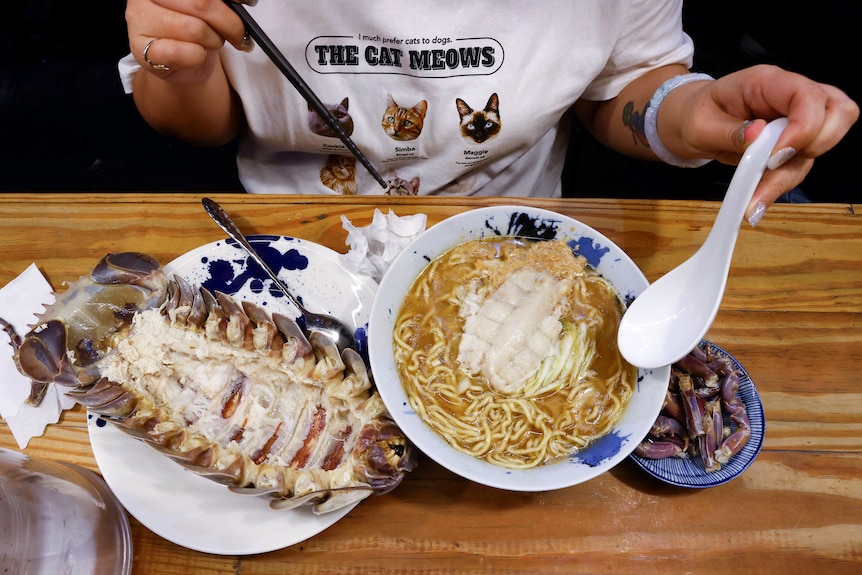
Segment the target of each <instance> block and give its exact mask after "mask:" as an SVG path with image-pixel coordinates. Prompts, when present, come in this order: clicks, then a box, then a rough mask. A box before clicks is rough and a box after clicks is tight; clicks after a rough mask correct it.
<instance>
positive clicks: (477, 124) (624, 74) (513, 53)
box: [121, 0, 693, 197]
mask: <svg viewBox="0 0 862 575" xmlns="http://www.w3.org/2000/svg"><path fill="white" fill-rule="evenodd" d="M681 10H682V0H543V1H542V2H535V3H534V2H516V1H501V0H497V1H495V2H464V1H463V0H456V1H450V0H434V1H432V2H411V3H409V4H408V3H404V2H392V1H375V2H367V3H356V2H351V1H347V0H331V1H329V2H301V3H300V2H289V1H287V0H277V1H268V2H260V3H259V4H258V5H257V6H255V7H253V8H249V9H248V11H249V13H250V14H251V15H252V16H253V17H254V18H255V20H256V21H257V22H258V24H259V25H260V26H261V27H262V28H263V29H264V31H265V32H266V34H267V35H268V36H269V37H270V38H271V39H272V40H273V42H274V43H275V44H276V45H277V46H278V47H279V49H280V50H281V51H282V52H283V53H284V55H285V56H286V57H287V59H288V61H290V62H291V64H292V65H293V67H294V68H295V69H296V70H297V72H298V73H299V74H300V76H302V78H303V79H304V80H305V82H306V83H307V84H308V85H309V86H310V87H311V89H312V90H314V92H315V93H316V94H317V96H318V97H319V98H320V100H321V101H322V102H323V103H324V104H326V105H327V107H332V109H333V110H334V111H335V112H337V115H339V116H340V117H343V118H344V122H343V123H342V126H344V127H345V128H346V130H347V131H348V132H349V133H350V134H351V137H352V139H353V140H354V141H355V142H356V144H357V146H358V147H359V149H360V150H362V152H363V153H364V154H365V155H366V156H367V157H368V158H369V160H370V161H371V163H372V165H373V166H374V167H375V168H376V169H377V171H378V172H379V173H380V174H381V175H382V176H383V177H384V178H385V179H386V180H390V179H393V178H397V181H398V182H399V183H400V184H401V192H402V193H418V194H422V195H427V194H436V195H447V194H449V195H495V196H505V195H510V196H546V197H547V196H559V195H560V174H561V171H562V167H563V162H564V158H565V148H566V145H567V143H568V122H567V111H568V110H569V108H570V107H571V105H572V104H573V103H574V102H575V101H576V100H577V99H579V98H581V97H583V98H586V99H590V100H607V99H610V98H613V97H614V96H616V95H617V94H618V93H619V91H620V90H621V89H622V88H623V87H625V86H626V85H627V84H628V83H629V82H631V81H632V80H633V79H635V78H637V77H638V76H640V75H641V74H643V73H644V72H646V71H648V70H650V69H654V68H657V67H660V66H664V65H667V64H671V63H682V64H684V65H686V66H690V65H691V58H692V53H693V45H692V42H691V39H690V38H689V37H688V36H687V35H686V34H685V33H684V32H683V31H682V24H681ZM221 57H222V62H223V64H224V67H225V69H226V71H227V74H228V77H229V78H230V81H231V83H232V85H233V87H234V89H235V90H236V91H237V93H238V94H239V96H240V98H241V100H242V103H243V108H244V111H245V116H246V119H247V122H248V129H247V131H246V132H245V133H244V134H243V135H242V138H241V141H240V148H239V154H238V158H237V162H238V168H239V176H240V179H241V181H242V183H243V186H244V187H245V189H246V190H247V191H248V192H250V193H318V194H354V193H359V194H380V193H383V191H384V189H383V188H382V187H381V186H380V185H379V184H378V183H377V182H376V181H375V180H374V179H373V178H372V177H371V175H370V174H368V173H367V171H366V170H365V169H364V168H363V167H362V165H361V164H360V163H359V162H358V161H354V160H353V157H352V156H351V155H350V154H349V152H348V150H347V148H346V147H345V146H344V145H343V144H342V143H341V141H340V140H339V139H337V138H336V137H334V136H333V135H331V134H330V135H326V133H325V131H323V130H321V129H319V126H318V123H319V122H316V121H315V120H314V119H313V117H312V116H313V115H311V116H310V113H309V110H308V105H307V103H306V102H305V100H304V99H303V98H302V97H301V96H300V95H299V94H298V92H297V91H296V90H295V89H294V88H293V87H292V86H291V85H290V84H289V82H288V81H287V80H286V79H285V78H284V77H283V76H282V75H281V73H280V72H279V71H278V70H277V68H276V67H275V66H274V65H273V64H272V63H271V62H270V61H269V59H268V58H267V56H266V55H265V54H264V52H263V50H261V49H260V47H259V46H257V47H255V49H254V50H253V51H252V52H250V53H245V52H240V51H237V50H235V49H233V48H232V47H230V46H226V47H225V48H223V49H222V52H221ZM133 63H134V60H133V59H130V58H128V57H127V58H126V59H124V63H122V64H121V72H122V75H124V77H125V78H124V79H125V84H126V86H127V90H130V89H131V88H130V84H131V82H130V75H131V74H133V73H134V72H135V71H136V66H135V65H130V64H133ZM201 105H206V103H205V102H202V103H201ZM348 117H349V118H348ZM620 121H622V118H621V119H620Z"/></svg>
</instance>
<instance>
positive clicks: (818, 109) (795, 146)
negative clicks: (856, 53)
mask: <svg viewBox="0 0 862 575" xmlns="http://www.w3.org/2000/svg"><path fill="white" fill-rule="evenodd" d="M682 104H683V105H682V107H681V108H679V109H678V111H679V116H678V118H679V120H678V121H679V124H678V125H679V128H678V129H679V130H680V138H681V139H682V141H683V142H684V143H685V146H686V147H687V149H688V152H689V153H688V154H687V155H688V156H697V157H704V158H715V159H717V160H719V161H720V162H723V163H727V164H734V165H735V164H737V163H738V162H739V160H740V158H741V157H742V154H743V153H744V151H745V148H746V147H747V146H748V145H749V144H751V142H753V141H754V139H755V138H756V137H757V136H758V135H759V134H760V132H761V131H762V130H763V127H764V126H765V125H766V123H767V121H768V120H773V119H775V118H778V117H782V116H785V117H787V119H788V125H787V128H785V130H784V132H783V133H782V134H781V137H780V138H779V140H778V143H777V144H776V146H775V148H774V150H773V153H772V156H771V158H770V161H769V163H768V164H767V168H768V169H767V170H766V172H765V173H764V175H763V177H762V178H761V180H760V183H759V184H758V186H757V189H756V190H755V192H754V196H753V198H752V200H751V203H750V204H749V207H748V210H747V212H746V219H747V220H748V221H749V222H750V223H751V224H752V225H755V224H757V222H758V221H759V220H760V217H762V215H763V213H764V211H765V210H766V208H767V207H768V206H769V205H770V204H772V203H773V202H774V201H775V200H776V199H778V197H779V196H780V195H781V194H783V193H785V192H787V191H789V190H791V189H793V188H794V187H796V186H797V185H799V184H800V183H801V182H802V180H803V179H804V178H805V176H806V175H807V174H808V172H809V171H810V170H811V167H812V165H813V164H814V159H815V158H816V157H818V156H820V155H821V154H824V153H825V152H827V151H828V150H830V149H831V148H833V147H834V146H835V145H836V144H837V143H838V142H839V141H840V140H841V139H842V138H843V137H844V136H845V134H846V133H847V132H848V130H849V129H850V127H851V126H852V125H853V124H854V123H855V122H856V120H857V119H858V117H859V107H858V105H857V104H856V103H855V102H853V101H852V100H851V99H850V98H849V97H848V96H847V95H846V94H844V92H842V91H841V90H839V89H838V88H836V87H834V86H829V85H827V84H820V83H817V82H815V81H813V80H810V79H808V78H806V77H804V76H801V75H799V74H795V73H792V72H788V71H786V70H782V69H781V68H778V67H775V66H765V65H762V66H754V67H751V68H746V69H744V70H740V71H739V72H734V73H732V74H729V75H727V76H724V77H722V78H719V79H718V80H716V81H714V82H702V83H699V84H697V87H696V89H692V90H691V91H690V92H688V94H687V95H686V96H685V101H684V103H682Z"/></svg>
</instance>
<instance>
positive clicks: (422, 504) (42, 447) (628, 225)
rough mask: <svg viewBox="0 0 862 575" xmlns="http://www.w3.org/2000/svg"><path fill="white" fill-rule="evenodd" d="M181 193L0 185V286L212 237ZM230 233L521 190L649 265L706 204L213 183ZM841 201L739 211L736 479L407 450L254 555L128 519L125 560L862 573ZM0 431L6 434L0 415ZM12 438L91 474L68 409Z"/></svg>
mask: <svg viewBox="0 0 862 575" xmlns="http://www.w3.org/2000/svg"><path fill="white" fill-rule="evenodd" d="M199 199H200V196H195V195H185V194H176V195H164V194H152V195H148V194H140V195H129V194H117V195H113V194H102V195H76V194H70V195H63V194H36V195H27V194H2V195H0V286H2V285H5V284H6V283H7V282H9V281H10V280H11V279H13V278H14V277H15V276H17V275H18V274H19V273H21V272H22V271H23V270H24V269H25V268H26V267H27V266H28V265H29V264H30V263H33V262H35V263H37V264H38V266H39V267H40V269H41V270H42V271H43V273H45V275H46V277H47V278H48V279H49V281H50V282H51V283H52V284H53V285H54V286H55V287H57V288H59V287H60V286H61V285H62V282H64V281H67V280H73V279H75V278H77V277H78V276H79V275H81V274H83V273H85V272H86V271H87V270H88V269H89V267H91V266H92V265H93V263H94V262H95V261H96V260H97V259H98V258H99V257H101V256H102V255H104V253H106V252H109V251H124V250H138V251H144V252H148V253H152V254H153V255H155V256H156V257H158V258H159V259H160V260H161V261H163V262H167V261H169V260H171V259H173V258H174V257H176V256H178V255H180V254H182V253H184V252H186V251H188V250H190V249H193V248H195V247H197V246H199V245H202V244H205V243H208V242H211V241H214V240H217V239H221V238H222V237H223V236H224V234H223V232H222V231H221V230H219V229H218V228H217V227H216V226H215V224H213V223H212V221H211V220H210V219H209V217H208V216H207V215H206V214H205V213H204V211H203V209H202V208H201V206H200V202H199ZM217 199H218V201H219V203H221V204H222V205H223V206H224V207H225V208H226V209H227V210H228V211H229V212H230V213H231V214H232V215H233V216H234V217H235V218H236V219H237V220H238V222H239V224H240V226H241V227H242V228H243V230H244V231H245V232H247V233H278V234H284V235H293V236H297V237H301V238H303V239H307V240H312V241H316V242H319V243H321V244H324V245H327V246H328V247H331V248H333V249H335V250H337V251H340V252H344V251H346V246H345V245H344V240H345V237H346V232H345V231H344V229H343V227H342V222H341V216H342V215H344V216H346V217H347V218H349V219H350V220H351V221H352V222H353V223H354V224H355V225H365V224H367V223H370V221H371V218H372V217H373V213H374V210H375V209H380V210H381V211H383V212H386V211H388V210H389V209H392V210H393V211H394V212H395V213H397V214H398V215H406V214H410V213H425V214H427V216H428V222H429V225H430V224H433V223H436V222H437V221H440V220H441V219H443V218H445V217H448V216H451V215H453V214H456V213H459V212H461V211H464V210H466V209H472V208H476V207H480V206H483V205H492V204H529V205H535V206H539V207H545V208H548V209H552V210H555V211H558V212H560V213H564V214H566V215H569V216H572V217H575V218H576V219H578V220H580V221H582V222H584V223H585V224H587V225H590V226H592V227H594V228H596V229H597V230H599V231H600V232H602V233H603V234H605V235H606V236H608V237H609V238H610V239H611V240H613V241H614V242H616V243H617V244H619V245H620V246H621V247H622V248H623V249H625V250H626V251H627V252H628V253H629V254H630V255H631V257H632V258H633V259H634V260H635V262H636V263H637V264H638V265H639V266H640V267H641V269H642V270H643V271H644V273H645V274H646V275H647V277H648V278H649V279H650V280H655V279H656V278H658V277H660V276H661V275H662V274H664V273H666V272H667V271H668V270H670V269H671V268H673V267H674V266H675V265H677V264H679V263H681V262H682V261H684V260H685V259H686V258H687V257H688V256H689V255H691V254H692V253H694V251H695V250H696V249H697V247H699V245H700V243H701V242H702V241H703V240H704V239H705V237H706V235H707V233H708V232H709V229H710V227H711V224H712V221H713V220H714V218H715V215H716V213H717V210H718V207H719V205H718V204H717V203H711V202H679V201H652V200H650V201H646V200H644V201H638V200H625V201H621V200H589V199H577V200H575V199H571V200H526V199H520V200H512V199H481V200H476V199H464V198H431V199H429V198H418V199H414V198H408V199H397V200H393V199H387V198H368V197H362V198H347V199H342V198H328V197H327V198H321V197H309V196H245V195H222V194H220V195H219V196H218V197H217ZM860 208H862V206H858V205H846V204H840V205H839V204H794V205H776V206H773V207H771V208H770V210H769V212H768V213H767V215H766V217H765V218H764V220H763V221H762V222H761V224H760V225H759V226H758V227H757V228H753V229H752V228H751V227H750V226H748V225H747V224H743V225H742V227H741V229H740V235H739V240H738V244H737V249H736V252H735V256H734V260H733V264H732V268H731V277H730V279H729V281H728V286H727V291H726V295H725V299H724V301H723V303H722V308H721V310H720V312H719V315H718V317H717V319H716V322H715V324H714V325H713V327H712V329H711V330H710V332H709V334H708V335H707V337H708V339H710V340H711V341H714V342H715V343H717V344H718V345H720V346H722V347H724V348H725V349H727V350H729V351H730V352H731V353H732V354H733V355H734V356H735V357H736V358H737V359H738V360H739V361H740V362H741V363H742V364H743V365H744V366H745V368H746V369H747V370H748V372H749V373H750V375H751V377H752V379H753V380H754V382H755V385H756V386H757V388H758V390H759V392H760V395H761V399H762V401H763V405H764V410H765V416H766V421H767V429H766V437H765V442H764V447H763V451H762V452H761V454H760V456H759V457H758V459H757V460H756V461H755V462H754V464H753V465H752V466H751V467H750V468H749V469H748V470H747V471H746V472H745V473H744V474H743V475H742V476H740V477H739V478H738V479H736V480H734V481H732V482H730V483H728V484H725V485H722V486H719V487H715V488H711V489H705V490H688V489H682V488H676V487H672V486H669V485H666V484H663V483H660V482H659V481H657V480H654V479H653V478H651V477H649V476H647V475H646V474H644V472H643V471H641V470H640V469H639V468H638V467H637V466H636V465H635V464H634V463H633V462H631V461H626V462H624V463H622V464H621V465H619V466H617V467H616V468H615V469H613V470H612V471H611V472H609V473H606V474H604V475H602V476H600V477H598V478H596V479H593V480H591V481H589V482H587V483H584V484H581V485H578V486H575V487H572V488H569V489H563V490H559V491H553V492H548V493H510V492H505V491H500V490H496V489H492V488H487V487H483V486H480V485H477V484H474V483H471V482H469V481H466V480H464V479H461V478H459V477H456V476H454V475H452V474H451V473H449V472H447V471H445V470H443V469H442V468H440V467H439V466H437V465H436V464H435V463H433V462H431V461H429V460H427V459H426V458H424V457H423V458H422V462H421V465H420V467H419V468H418V469H417V470H416V471H415V472H413V473H411V474H410V475H409V476H408V477H407V479H406V480H405V481H404V482H403V483H402V485H401V486H399V488H398V489H396V490H395V491H394V492H392V493H390V494H388V495H386V496H382V497H373V498H371V499H368V500H366V501H363V502H362V503H361V504H360V505H359V506H358V507H357V508H356V509H354V510H353V511H351V512H350V513H349V514H348V515H347V516H346V517H345V518H344V519H343V520H341V521H339V522H338V523H336V524H335V525H334V526H332V527H330V528H329V529H327V530H325V531H324V532H322V533H320V534H319V535H317V536H315V537H312V538H311V539H309V540H307V541H305V542H303V543H300V544H297V545H293V546H291V547H288V548H285V549H282V550H279V551H274V552H271V553H265V554H261V555H254V556H242V557H232V556H220V555H210V554H204V553H198V552H195V551H190V550H187V549H184V548H182V547H179V546H177V545H175V544H173V543H171V542H169V541H166V540H164V539H162V538H161V537H159V536H157V535H155V534H154V533H152V532H151V531H149V530H148V529H147V528H146V527H144V526H143V525H141V524H140V523H138V522H137V521H135V520H132V526H133V539H134V546H135V550H134V552H135V561H134V566H133V573H134V574H136V575H143V574H160V575H180V574H182V575H215V574H225V575H226V574H236V575H239V574H242V575H264V574H275V573H287V574H304V575H310V574H320V575H327V574H336V573H337V574H342V575H353V574H356V575H359V574H362V575H376V574H422V575H440V574H450V573H460V574H478V573H500V574H508V573H511V574H528V573H529V574H543V573H548V574H551V573H555V574H556V573H602V574H631V573H668V574H673V573H710V574H712V573H718V574H720V573H728V574H731V573H732V574H735V575H739V574H749V573H750V574H755V573H756V574H763V573H781V574H794V573H800V574H803V573H804V574H809V573H830V574H833V573H836V574H843V573H848V574H849V573H859V572H860V571H862V215H860V211H862V210H860ZM0 447H3V448H7V449H14V450H17V445H16V444H15V442H14V439H13V438H12V436H11V433H10V432H9V431H8V428H7V427H6V424H5V422H2V421H0ZM24 452H25V453H28V454H31V455H38V456H43V457H49V458H52V459H58V460H63V461H70V462H73V463H77V464H80V465H82V466H84V467H88V468H90V469H93V470H95V471H98V467H97V466H96V464H95V461H94V460H93V457H92V451H91V449H90V446H89V440H88V435H87V429H86V415H85V413H84V411H83V410H81V409H80V408H75V409H73V410H70V411H69V412H67V413H66V414H64V416H63V419H62V420H61V422H60V424H59V425H56V426H51V427H49V429H48V430H47V431H46V433H45V435H44V436H43V437H39V438H35V439H33V440H32V441H31V442H30V444H29V446H28V447H27V449H26V450H25V451H24Z"/></svg>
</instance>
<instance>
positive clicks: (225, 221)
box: [201, 198, 305, 315]
mask: <svg viewBox="0 0 862 575" xmlns="http://www.w3.org/2000/svg"><path fill="white" fill-rule="evenodd" d="M201 203H202V204H203V205H204V209H205V210H206V211H207V213H208V214H209V215H210V217H211V218H212V219H213V220H214V221H215V222H216V223H217V224H218V225H219V227H220V228H221V229H223V230H224V231H225V232H227V235H229V236H230V237H232V238H233V239H234V240H236V241H237V242H238V243H239V244H241V245H242V247H244V248H245V250H246V251H247V252H248V254H249V255H250V256H251V258H252V259H253V260H254V261H255V262H257V265H259V266H260V267H261V268H263V271H264V272H266V274H267V275H268V276H269V277H270V279H272V281H273V282H274V283H275V286H276V287H277V288H278V289H279V290H280V291H281V292H282V293H283V294H284V295H286V296H287V298H288V299H289V300H290V302H291V303H292V304H293V305H295V306H296V307H297V308H298V309H299V311H301V312H303V315H305V308H304V307H303V306H302V304H300V303H299V301H297V299H296V298H295V297H293V294H292V293H290V290H288V289H287V286H286V285H284V282H282V281H281V280H280V279H279V278H278V276H277V275H276V273H275V272H274V271H272V268H270V267H269V266H268V265H267V263H266V262H265V261H263V258H262V257H260V254H258V253H257V251H256V250H255V249H254V248H253V247H252V245H251V243H250V242H249V241H248V239H246V237H245V235H243V233H242V232H241V231H240V230H239V228H238V227H237V225H236V223H235V222H234V221H233V220H232V219H231V217H230V216H229V215H228V214H227V212H225V211H224V208H222V207H221V206H220V205H219V204H217V203H216V202H215V201H213V200H211V199H209V198H202V199H201Z"/></svg>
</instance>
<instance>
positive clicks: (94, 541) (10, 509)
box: [0, 448, 132, 575]
mask: <svg viewBox="0 0 862 575" xmlns="http://www.w3.org/2000/svg"><path fill="white" fill-rule="evenodd" d="M131 568H132V539H131V533H130V530H129V520H128V517H127V516H126V512H125V510H124V509H123V508H122V506H121V505H120V503H119V501H117V499H116V497H114V494H113V493H112V492H111V491H110V489H108V487H107V485H106V484H105V482H104V480H103V479H102V478H101V477H99V476H98V475H96V474H95V473H93V472H92V471H89V470H88V469H84V468H82V467H79V466H77V465H73V464H68V463H62V462H55V461H46V460H42V459H36V458H32V457H28V456H26V455H24V454H21V453H17V452H15V451H11V450H8V449H2V448H0V573H16V574H18V575H41V574H48V573H50V574H51V575H64V574H74V575H91V574H92V575H102V574H104V575H128V573H130V572H131Z"/></svg>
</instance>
